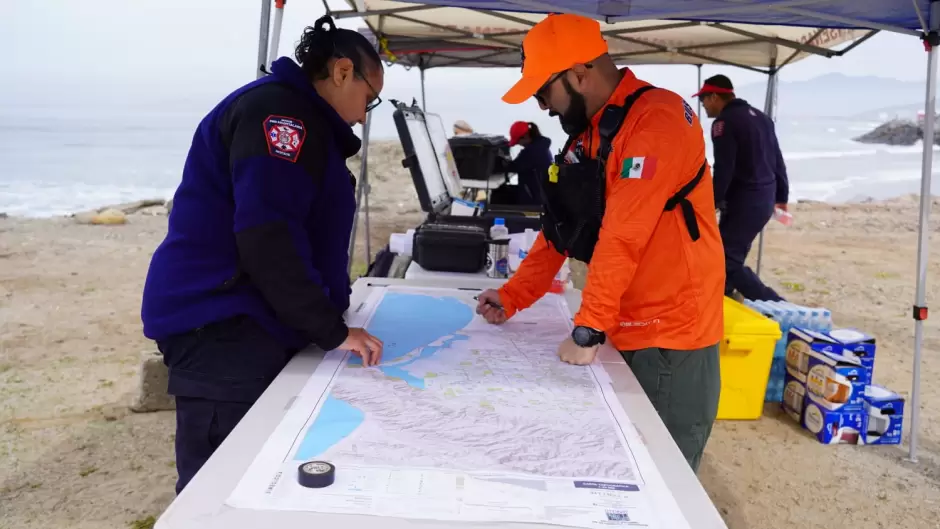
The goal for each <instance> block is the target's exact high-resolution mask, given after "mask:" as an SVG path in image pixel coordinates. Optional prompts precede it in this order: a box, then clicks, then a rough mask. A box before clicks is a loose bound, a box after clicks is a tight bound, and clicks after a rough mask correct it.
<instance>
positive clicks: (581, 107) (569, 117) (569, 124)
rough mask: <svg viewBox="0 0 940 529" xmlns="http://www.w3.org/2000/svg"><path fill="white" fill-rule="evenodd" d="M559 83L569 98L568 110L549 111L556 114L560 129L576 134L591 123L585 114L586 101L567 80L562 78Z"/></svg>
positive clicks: (566, 132)
mask: <svg viewBox="0 0 940 529" xmlns="http://www.w3.org/2000/svg"><path fill="white" fill-rule="evenodd" d="M561 83H562V84H563V85H564V86H565V92H568V97H569V98H570V99H571V102H570V103H568V110H566V111H565V112H564V114H559V113H558V112H551V114H552V115H555V116H558V121H559V122H560V123H561V130H563V131H565V134H567V135H568V136H577V135H578V134H581V133H582V132H584V131H585V130H587V128H588V126H589V125H590V124H591V120H590V118H588V115H587V102H586V101H585V100H584V96H583V95H581V94H579V93H578V92H576V91H575V90H574V88H572V87H571V85H570V84H569V83H568V80H567V79H565V78H562V80H561Z"/></svg>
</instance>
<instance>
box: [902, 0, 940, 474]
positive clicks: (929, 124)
mask: <svg viewBox="0 0 940 529" xmlns="http://www.w3.org/2000/svg"><path fill="white" fill-rule="evenodd" d="M928 20H930V25H931V31H930V34H929V35H928V42H930V41H931V40H932V39H936V38H937V30H938V28H940V2H936V1H935V2H931V4H930V18H929V19H928ZM934 43H935V44H934V45H933V46H931V47H930V52H929V53H928V54H927V95H926V97H925V99H926V101H925V102H924V155H923V161H922V163H921V177H920V222H919V225H918V228H917V234H918V237H917V290H916V293H915V294H914V365H913V368H912V371H913V380H912V382H911V407H910V410H911V444H910V452H909V454H908V458H909V459H910V460H911V462H914V463H916V462H917V431H918V430H919V429H920V362H921V354H922V352H923V351H922V349H923V345H924V321H923V319H922V318H921V317H920V316H919V315H918V314H917V313H918V312H920V311H919V308H920V307H923V310H924V312H926V307H927V292H926V290H927V259H928V258H929V256H930V250H929V243H930V224H929V221H930V206H931V202H932V200H931V197H930V180H931V177H932V176H933V167H932V166H933V145H934V132H935V129H936V106H937V96H936V94H937V47H936V41H934ZM924 316H926V314H925V315H924Z"/></svg>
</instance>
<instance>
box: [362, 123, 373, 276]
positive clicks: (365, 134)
mask: <svg viewBox="0 0 940 529" xmlns="http://www.w3.org/2000/svg"><path fill="white" fill-rule="evenodd" d="M371 128H372V112H369V115H368V117H366V122H365V124H364V125H363V126H362V167H360V168H359V178H360V179H362V187H363V188H365V189H364V196H363V200H364V202H365V214H366V268H368V266H369V264H371V261H372V229H371V228H370V227H369V194H370V193H371V192H372V186H371V185H370V184H369V130H370V129H371Z"/></svg>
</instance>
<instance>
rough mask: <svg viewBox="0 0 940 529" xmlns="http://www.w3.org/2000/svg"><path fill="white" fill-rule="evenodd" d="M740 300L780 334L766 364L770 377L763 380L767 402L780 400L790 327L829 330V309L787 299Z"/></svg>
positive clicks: (830, 313) (826, 331)
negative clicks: (765, 318) (777, 328)
mask: <svg viewBox="0 0 940 529" xmlns="http://www.w3.org/2000/svg"><path fill="white" fill-rule="evenodd" d="M744 304H745V305H746V306H747V307H749V308H751V309H753V310H755V311H757V312H759V313H761V314H763V315H764V316H766V317H768V318H770V319H772V320H774V321H776V322H777V323H778V324H779V325H780V331H781V332H782V333H783V335H782V336H781V337H780V339H779V340H777V344H776V346H775V348H774V359H773V362H772V364H771V366H770V378H769V379H768V380H767V394H766V396H765V397H764V400H765V401H767V402H781V401H782V400H783V385H784V380H783V379H784V375H785V374H786V370H787V362H786V351H787V336H788V335H789V334H790V329H791V328H792V327H801V328H803V329H809V330H811V331H817V332H823V333H828V332H829V331H831V330H832V312H831V311H830V310H828V309H824V308H818V307H816V308H813V307H804V306H802V305H796V304H794V303H790V302H788V301H751V300H744Z"/></svg>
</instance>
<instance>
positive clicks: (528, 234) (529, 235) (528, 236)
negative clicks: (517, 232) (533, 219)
mask: <svg viewBox="0 0 940 529" xmlns="http://www.w3.org/2000/svg"><path fill="white" fill-rule="evenodd" d="M535 237H536V233H535V230H533V229H531V228H526V230H525V235H523V239H522V244H520V245H519V260H520V261H521V260H523V259H525V258H526V256H527V255H529V250H530V249H531V248H532V245H533V244H535Z"/></svg>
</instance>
